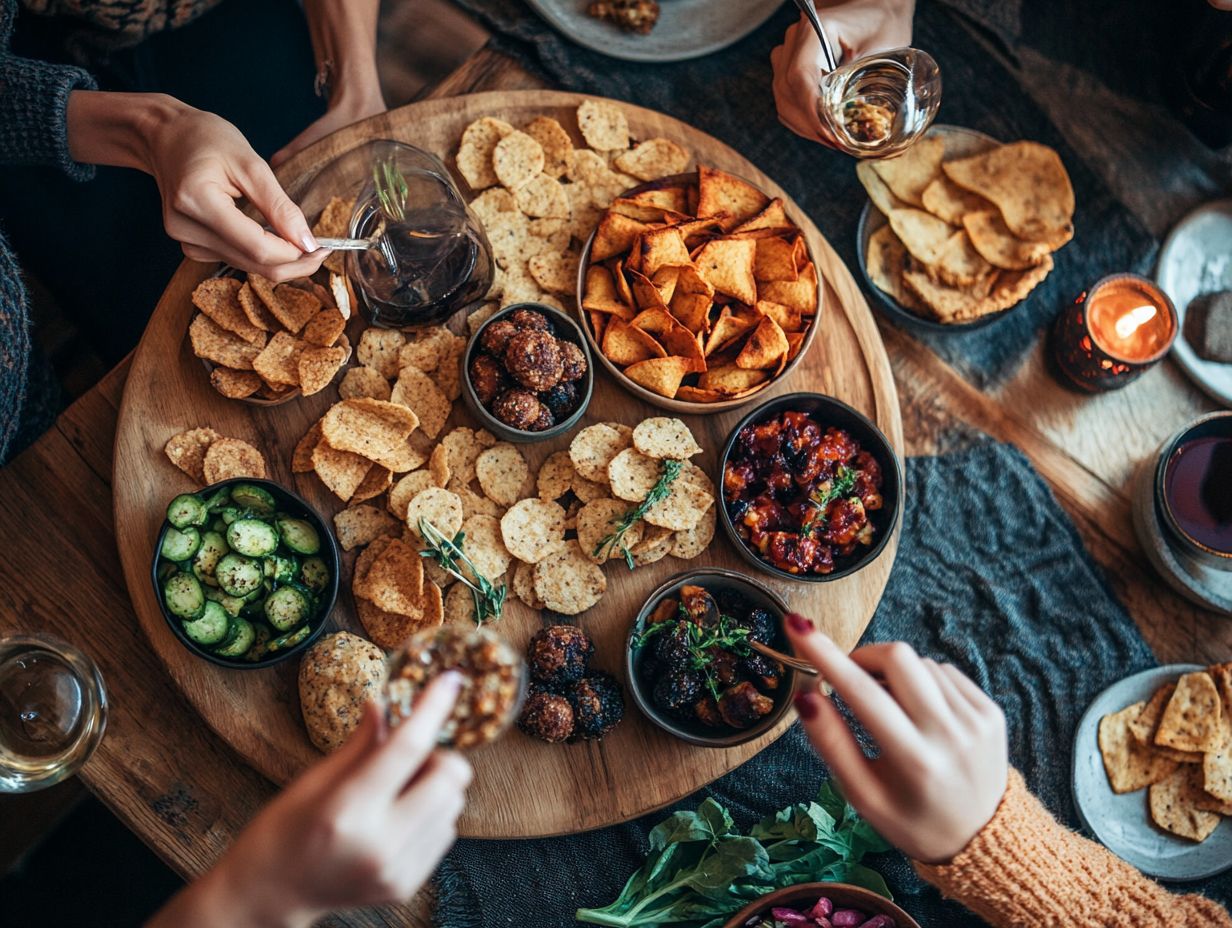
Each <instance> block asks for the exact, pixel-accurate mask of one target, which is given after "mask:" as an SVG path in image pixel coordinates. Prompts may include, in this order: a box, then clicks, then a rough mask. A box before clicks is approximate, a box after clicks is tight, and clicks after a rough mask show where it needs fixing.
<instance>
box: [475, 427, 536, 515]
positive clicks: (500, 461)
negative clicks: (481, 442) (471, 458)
mask: <svg viewBox="0 0 1232 928" xmlns="http://www.w3.org/2000/svg"><path fill="white" fill-rule="evenodd" d="M475 476H476V477H478V478H479V486H480V487H482V488H483V492H484V493H485V494H487V496H488V499H490V500H492V501H494V502H497V503H500V504H501V505H502V506H512V505H513V504H514V503H516V502H517V501H518V500H520V499H521V498H522V497H523V496H525V495H526V490H527V487H528V486H529V482H530V468H529V467H528V466H527V464H526V458H524V457H522V452H521V451H519V450H518V448H517V446H516V445H512V444H510V443H509V442H507V441H502V442H500V443H498V444H495V445H493V446H492V447H491V448H488V449H487V450H486V451H483V452H481V453H480V455H479V456H478V457H477V458H476V459H475Z"/></svg>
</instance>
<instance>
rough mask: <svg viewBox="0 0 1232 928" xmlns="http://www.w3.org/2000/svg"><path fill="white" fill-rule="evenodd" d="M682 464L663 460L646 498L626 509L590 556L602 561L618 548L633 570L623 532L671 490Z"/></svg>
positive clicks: (644, 515)
mask: <svg viewBox="0 0 1232 928" xmlns="http://www.w3.org/2000/svg"><path fill="white" fill-rule="evenodd" d="M682 466H683V465H682V464H681V462H680V461H670V460H669V461H664V462H663V467H662V469H661V470H660V471H659V479H658V480H656V481H655V485H654V486H653V487H651V488H650V492H649V493H647V494H646V498H645V499H644V500H642V501H641V502H640V503H638V504H637V505H636V506H633V507H631V508H630V509H628V510H627V511H626V512H625V514H624V515H623V516H621V517H620V521H619V522H617V523H616V531H614V532H612V533H611V534H610V535H605V536H604V537H603V539H602V540H601V541H600V542H599V543H598V544H597V545H595V550H594V551H593V552H592V556H593V557H595V558H596V559H597V560H598V561H599V563H603V562H604V561H606V560H607V559H608V557H609V556H610V555H611V553H612V551H613V550H616V549H617V548H619V550H620V553H621V554H622V555H624V559H625V564H626V565H627V566H628V568H629V569H630V570H633V568H634V567H636V566H637V565H636V564H634V563H633V555H632V554H630V553H629V549H628V548H627V547H626V546H625V544H624V537H625V532H627V531H628V530H629V529H631V528H633V526H634V525H636V524H637V523H638V522H640V521H642V519H644V518H645V517H646V513H647V512H648V511H649V510H650V508H651V507H652V506H654V505H655V504H656V503H661V502H663V500H665V499H667V497H668V496H669V495H670V494H671V492H672V484H673V483H674V482H675V481H676V478H677V477H679V476H680V469H681V467H682Z"/></svg>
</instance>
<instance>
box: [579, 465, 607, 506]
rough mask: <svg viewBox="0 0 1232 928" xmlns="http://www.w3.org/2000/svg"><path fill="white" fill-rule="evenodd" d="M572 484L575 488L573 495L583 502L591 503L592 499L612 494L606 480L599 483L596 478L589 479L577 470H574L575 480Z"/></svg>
mask: <svg viewBox="0 0 1232 928" xmlns="http://www.w3.org/2000/svg"><path fill="white" fill-rule="evenodd" d="M570 486H571V489H572V490H573V495H574V496H576V497H577V498H578V499H579V500H580V501H582V502H583V503H589V502H590V501H591V500H592V499H603V497H605V496H610V495H611V490H610V488H609V487H608V485H607V483H606V482H605V483H598V482H596V481H594V480H587V479H586V478H585V477H583V476H582V475H581V474H579V473H578V472H577V471H574V472H573V480H572V481H571V485H570Z"/></svg>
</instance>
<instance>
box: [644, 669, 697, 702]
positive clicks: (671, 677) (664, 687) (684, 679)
mask: <svg viewBox="0 0 1232 928" xmlns="http://www.w3.org/2000/svg"><path fill="white" fill-rule="evenodd" d="M701 692H702V678H701V675H700V674H698V673H697V672H696V671H694V670H673V671H670V672H668V673H665V674H663V675H662V676H661V677H659V679H658V680H657V681H656V682H655V685H654V691H653V694H652V695H653V696H654V702H655V705H656V706H658V707H659V708H661V709H666V710H667V711H668V712H673V713H676V712H681V711H683V710H685V709H689V708H691V707H692V705H693V703H695V702H697V699H698V697H699V696H700V695H701Z"/></svg>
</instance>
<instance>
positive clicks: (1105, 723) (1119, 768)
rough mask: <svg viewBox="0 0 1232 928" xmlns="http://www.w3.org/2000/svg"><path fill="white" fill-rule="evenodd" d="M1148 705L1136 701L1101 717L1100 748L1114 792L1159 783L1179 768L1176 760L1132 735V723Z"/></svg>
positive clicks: (1126, 791)
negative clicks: (1156, 751) (1170, 758)
mask: <svg viewBox="0 0 1232 928" xmlns="http://www.w3.org/2000/svg"><path fill="white" fill-rule="evenodd" d="M1145 705H1146V703H1144V702H1136V703H1134V704H1133V705H1132V706H1126V707H1125V708H1124V709H1122V710H1121V711H1120V712H1114V713H1112V714H1111V715H1105V716H1104V717H1103V718H1102V719H1100V720H1099V751H1100V754H1101V755H1102V756H1103V758H1104V771H1105V772H1106V773H1107V774H1108V783H1109V785H1110V786H1111V787H1112V791H1113V792H1114V793H1132V792H1134V791H1135V790H1140V789H1142V788H1144V787H1146V786H1150V785H1151V784H1152V783H1158V782H1159V781H1160V780H1162V779H1164V778H1165V777H1167V776H1168V775H1169V774H1171V773H1172V772H1173V771H1174V770H1176V766H1177V765H1176V762H1175V761H1171V760H1167V759H1166V758H1163V757H1160V756H1159V755H1158V754H1155V753H1154V752H1153V751H1152V750H1151V749H1150V748H1149V747H1147V746H1145V745H1142V744H1139V743H1138V742H1137V741H1136V740H1134V737H1133V735H1132V734H1130V730H1129V725H1130V723H1131V722H1132V721H1133V719H1135V718H1137V717H1138V715H1139V714H1140V713H1141V711H1142V709H1143V707H1144V706H1145Z"/></svg>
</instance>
